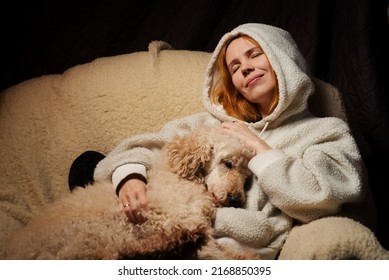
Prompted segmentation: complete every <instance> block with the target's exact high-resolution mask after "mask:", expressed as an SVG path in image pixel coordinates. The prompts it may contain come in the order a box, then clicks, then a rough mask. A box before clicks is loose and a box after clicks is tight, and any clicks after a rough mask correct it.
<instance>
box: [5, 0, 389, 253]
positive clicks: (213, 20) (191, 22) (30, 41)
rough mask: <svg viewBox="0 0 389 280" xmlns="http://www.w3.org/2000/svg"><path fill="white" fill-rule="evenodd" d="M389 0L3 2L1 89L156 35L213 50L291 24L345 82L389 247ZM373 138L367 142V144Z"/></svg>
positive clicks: (328, 72) (328, 74)
mask: <svg viewBox="0 0 389 280" xmlns="http://www.w3.org/2000/svg"><path fill="white" fill-rule="evenodd" d="M388 2H389V1H388V0H382V1H379V0H376V1H371V0H338V1H336V0H305V1H304V0H257V1H248V0H225V1H212V0H187V1H179V0H177V1H174V0H166V1H163V0H148V1H130V0H77V1H74V0H57V1H51V0H47V1H42V0H41V1H39V0H37V1H28V2H27V1H23V2H20V1H18V0H14V1H12V2H10V3H6V1H3V2H2V4H1V5H2V6H3V7H2V8H1V11H0V13H1V19H0V20H1V27H0V28H1V33H0V36H1V51H0V59H1V60H0V91H2V90H3V89H5V88H7V87H9V86H12V85H14V84H17V83H19V82H21V81H23V80H26V79H29V78H33V77H39V76H41V75H45V74H53V73H62V72H63V71H64V70H66V69H68V68H69V67H72V66H74V65H77V64H81V63H86V62H89V61H91V60H93V59H95V58H98V57H103V56H113V55H118V54H124V53H130V52H135V51H145V50H147V46H148V44H149V42H150V41H152V40H163V41H166V42H168V43H169V44H171V45H172V46H173V47H174V48H175V49H186V50H199V51H208V52H211V51H212V50H213V49H214V47H215V46H216V44H217V42H218V40H219V39H220V37H221V36H222V35H223V34H224V33H225V32H227V31H229V30H231V29H232V28H234V27H235V26H237V25H238V24H241V23H246V22H261V23H267V24H272V25H275V26H279V27H281V28H284V29H286V30H288V31H289V32H290V33H291V34H292V35H293V37H294V38H295V40H296V42H297V44H298V45H299V47H300V49H301V51H302V52H303V54H304V55H305V57H306V58H307V60H308V62H309V64H310V66H311V68H312V71H313V73H314V75H315V76H316V77H318V78H320V79H322V80H325V81H327V82H329V83H331V84H333V85H335V86H336V87H338V88H339V89H340V90H341V92H342V95H343V98H344V102H345V106H346V109H347V112H348V114H349V117H350V122H351V125H352V128H353V131H354V133H355V135H356V136H357V137H358V144H359V145H360V148H361V151H362V152H363V155H364V158H365V161H366V165H367V167H368V171H369V175H370V183H371V187H372V190H373V194H374V197H375V201H376V205H377V210H378V218H379V226H378V229H377V236H378V238H379V240H380V241H381V243H382V244H383V245H384V247H386V248H389V230H388V224H389V222H388V221H389V219H388V217H389V179H388V176H387V173H386V172H388V171H389V167H388V166H389V164H388V162H389V129H388V95H389V81H388V80H389V75H388V70H387V65H388V62H389V53H388V51H389V44H388V40H389V25H388V14H387V12H388V10H387V8H388ZM364 143H368V148H367V149H366V145H364Z"/></svg>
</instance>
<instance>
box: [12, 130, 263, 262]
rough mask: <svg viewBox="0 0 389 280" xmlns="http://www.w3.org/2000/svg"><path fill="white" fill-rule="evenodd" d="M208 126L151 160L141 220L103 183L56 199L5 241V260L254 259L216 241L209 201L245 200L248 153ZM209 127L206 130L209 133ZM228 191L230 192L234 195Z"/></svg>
mask: <svg viewBox="0 0 389 280" xmlns="http://www.w3.org/2000/svg"><path fill="white" fill-rule="evenodd" d="M213 131H214V129H212V128H206V129H205V130H200V131H195V132H193V133H190V134H188V135H184V136H177V137H176V138H175V139H173V141H171V142H170V143H168V144H167V145H166V146H165V147H164V148H163V149H162V151H161V153H160V155H159V156H158V157H157V158H156V159H155V162H154V163H153V164H152V168H151V170H150V172H149V173H150V174H149V176H148V179H149V180H148V197H149V200H150V208H151V211H148V212H146V213H144V215H145V217H146V221H145V222H144V223H141V224H133V223H131V222H129V220H128V219H127V217H126V216H125V214H124V213H123V212H121V211H119V209H118V201H117V200H118V199H117V196H116V194H114V192H113V186H112V184H111V183H109V182H96V183H94V184H93V185H90V186H87V187H86V188H85V189H84V188H76V189H75V190H74V191H73V193H71V194H69V195H67V196H66V197H65V198H63V199H60V200H58V201H56V202H55V203H53V204H51V205H50V206H49V207H47V208H46V209H44V210H43V211H42V212H41V213H40V214H39V215H37V216H36V217H34V218H33V219H31V221H30V222H29V223H28V224H27V226H25V227H22V228H20V229H19V230H17V231H16V232H14V234H13V235H12V236H11V238H10V239H8V240H7V244H6V250H5V252H6V254H5V255H6V257H7V258H8V259H60V260H61V259H123V258H125V259H134V258H142V259H144V258H151V259H160V258H185V259H186V258H190V259H194V258H196V259H197V258H200V259H254V258H256V257H255V255H252V254H250V252H244V251H241V252H237V251H235V250H234V251H233V250H232V249H230V248H228V247H223V246H221V245H219V244H217V243H216V242H215V240H214V239H213V237H212V236H213V235H212V221H213V219H214V215H215V208H216V206H217V205H220V206H230V205H231V204H232V205H234V206H239V205H237V204H240V205H243V203H244V199H245V197H244V195H245V194H244V186H245V182H246V179H247V178H248V175H249V174H250V172H249V170H248V168H247V164H248V161H249V159H250V158H251V157H250V154H251V152H250V151H248V150H247V149H246V148H245V147H244V145H243V144H242V143H241V142H240V141H238V140H237V139H231V137H227V136H224V135H221V134H215V133H213ZM211 132H212V133H211ZM232 198H233V199H232Z"/></svg>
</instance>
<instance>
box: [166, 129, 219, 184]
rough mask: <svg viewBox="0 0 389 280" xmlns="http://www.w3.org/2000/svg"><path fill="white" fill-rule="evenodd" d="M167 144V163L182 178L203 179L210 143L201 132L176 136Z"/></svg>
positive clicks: (210, 150) (209, 155)
mask: <svg viewBox="0 0 389 280" xmlns="http://www.w3.org/2000/svg"><path fill="white" fill-rule="evenodd" d="M166 145H167V151H168V157H169V164H170V167H171V168H172V170H173V172H175V173H177V174H178V175H180V176H181V177H182V178H185V179H188V180H193V181H195V182H198V183H202V182H203V181H204V167H205V165H206V162H207V161H209V160H210V159H211V157H212V149H213V147H212V144H211V143H210V142H209V140H208V137H206V135H205V134H203V133H196V132H194V133H190V134H187V135H184V136H178V137H176V138H175V139H173V140H172V141H170V142H169V143H168V144H166Z"/></svg>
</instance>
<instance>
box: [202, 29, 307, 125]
mask: <svg viewBox="0 0 389 280" xmlns="http://www.w3.org/2000/svg"><path fill="white" fill-rule="evenodd" d="M238 34H245V35H248V36H250V37H251V38H253V39H254V40H255V41H257V42H258V43H259V45H260V46H261V48H262V49H263V51H264V53H265V54H266V55H267V58H268V60H269V62H270V64H271V66H272V67H273V70H274V71H275V73H276V76H277V82H278V90H279V101H278V104H277V106H276V108H275V109H274V110H273V112H272V113H271V114H270V115H268V116H267V117H265V118H263V119H262V120H260V121H258V122H256V123H255V124H253V126H254V127H256V128H262V127H263V126H264V125H265V123H266V122H269V123H270V125H271V126H273V125H276V126H278V125H279V124H281V123H283V122H284V121H285V120H287V119H288V118H290V117H291V116H293V115H296V114H299V113H301V112H303V111H304V110H307V106H308V105H307V104H308V97H309V96H310V95H311V94H312V92H313V90H314V84H313V82H312V80H311V79H310V77H309V70H308V67H307V63H306V61H305V59H304V57H303V56H302V54H301V52H300V50H299V49H298V47H297V45H296V43H295V41H294V40H293V38H292V37H291V35H290V34H289V33H288V32H287V31H285V30H283V29H280V28H278V27H274V26H271V25H266V24H258V23H247V24H242V25H240V26H238V27H236V28H235V29H233V30H232V31H231V32H229V33H226V34H225V35H224V36H223V37H222V38H221V40H220V41H219V43H218V45H217V46H216V48H215V51H214V52H213V54H212V56H211V59H210V62H209V64H208V67H207V70H206V76H205V84H204V91H203V104H204V106H205V108H206V109H207V110H208V111H209V112H210V113H211V114H212V115H214V116H215V117H216V118H218V119H220V120H221V121H234V120H236V119H235V118H234V117H231V116H228V115H227V114H226V113H225V111H224V110H223V108H222V106H221V105H220V104H213V103H211V100H210V97H209V95H210V92H212V90H213V88H214V86H215V84H216V82H217V81H218V77H219V75H218V73H217V69H216V67H215V64H216V60H217V57H218V56H219V53H220V51H221V48H222V46H223V45H224V44H225V42H226V41H227V40H229V39H230V38H231V37H233V36H236V35H238Z"/></svg>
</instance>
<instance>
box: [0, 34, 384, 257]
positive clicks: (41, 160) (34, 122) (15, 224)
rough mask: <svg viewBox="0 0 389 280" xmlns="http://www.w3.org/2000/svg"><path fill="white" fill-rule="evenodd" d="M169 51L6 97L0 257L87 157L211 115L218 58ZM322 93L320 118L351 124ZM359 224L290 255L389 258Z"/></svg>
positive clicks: (0, 103)
mask: <svg viewBox="0 0 389 280" xmlns="http://www.w3.org/2000/svg"><path fill="white" fill-rule="evenodd" d="M166 46H167V45H166V44H165V43H163V42H152V43H151V44H150V51H149V52H139V53H132V54H126V55H119V56H115V57H105V58H100V59H97V60H95V61H92V62H90V63H87V64H83V65H78V66H75V67H73V68H70V69H68V70H67V71H66V72H65V73H63V74H61V75H48V76H43V77H39V78H35V79H31V80H28V81H25V82H23V83H20V84H19V85H16V86H14V87H11V88H9V89H7V90H5V91H3V92H2V93H1V94H0V131H1V133H0V157H1V161H0V186H1V187H0V259H3V258H4V257H3V256H4V255H3V253H4V252H3V247H4V242H5V239H6V236H7V235H9V234H12V232H13V231H14V230H15V229H17V228H19V227H21V226H23V225H24V224H26V223H27V222H28V221H29V220H30V219H31V217H33V216H35V215H37V214H39V213H40V212H41V211H42V209H43V208H44V207H46V206H47V205H48V204H50V203H51V202H53V201H56V200H58V199H59V198H60V197H61V196H62V195H64V194H65V193H67V192H68V187H67V175H68V170H69V167H70V165H71V163H72V161H73V160H74V159H75V158H76V157H77V156H78V155H79V154H80V153H82V152H84V151H86V150H97V151H100V152H103V153H108V152H109V151H111V150H112V149H113V148H114V147H115V146H116V145H117V144H118V143H119V142H120V141H122V139H124V138H126V137H128V136H131V135H139V134H142V133H151V132H155V131H158V130H159V129H160V128H161V127H162V126H163V125H164V124H165V123H166V122H168V121H170V120H173V119H176V118H178V117H182V116H186V115H189V114H193V113H197V112H201V111H204V109H203V106H202V104H201V98H200V97H201V96H200V95H201V94H200V93H201V90H202V84H203V78H204V71H205V69H206V67H207V63H208V61H209V59H210V54H209V53H204V52H194V51H174V50H163V51H160V49H161V47H162V48H166ZM188 81H190V82H188ZM316 86H317V88H318V89H319V91H318V92H317V94H316V95H314V96H313V97H314V99H313V100H312V104H313V111H314V112H315V113H317V114H319V115H321V116H329V115H331V116H339V117H341V118H344V117H345V116H344V111H343V109H342V106H341V102H340V99H339V95H338V92H337V90H336V89H335V88H333V87H332V86H330V85H328V84H326V83H323V82H320V81H317V83H316ZM350 223H351V224H354V225H356V227H353V231H352V232H350V231H345V230H344V228H342V227H339V225H338V224H333V223H330V222H329V221H327V220H326V219H319V220H316V221H315V224H313V223H308V224H305V225H302V226H300V227H298V228H296V234H297V235H298V237H299V239H301V240H303V241H304V240H308V238H310V236H312V233H314V234H316V235H315V236H320V234H318V233H317V225H320V226H321V227H320V230H322V229H326V231H325V233H324V234H326V232H330V233H332V234H334V238H332V239H330V238H328V239H330V240H328V239H322V238H316V241H317V242H318V243H316V242H315V240H312V242H309V243H304V242H300V243H295V241H294V240H295V239H293V238H292V239H291V242H288V241H289V239H287V242H286V243H285V246H284V249H283V250H282V251H281V253H282V257H283V258H285V259H292V258H293V259H300V258H313V257H314V256H316V255H318V256H324V257H327V256H332V255H334V253H336V252H337V251H338V248H343V251H342V252H345V251H346V250H344V248H350V251H349V252H350V254H349V255H348V256H347V257H349V258H352V257H353V256H355V255H356V254H355V252H357V253H358V252H367V253H365V254H363V256H362V255H358V254H357V255H358V257H359V256H362V257H363V258H366V259H370V258H378V259H382V258H385V256H386V258H389V256H388V255H385V252H386V251H384V252H383V251H382V250H383V249H382V247H380V245H379V244H377V243H374V242H363V240H375V237H374V234H373V233H372V232H371V231H369V230H368V229H367V228H365V227H363V226H361V225H359V224H357V223H355V222H353V221H350ZM294 232H295V229H292V231H291V234H290V236H291V237H295V236H296V234H294ZM340 235H341V236H343V238H342V239H338V238H337V236H340ZM328 236H332V235H328ZM319 241H323V242H319ZM334 244H335V245H334ZM336 244H337V245H338V246H336ZM351 246H352V247H351ZM366 246H367V247H366ZM351 248H352V249H353V250H352V251H351ZM299 252H302V253H301V254H299ZM369 252H379V253H378V254H377V253H374V254H373V253H371V254H368V253H369ZM343 256H345V254H343ZM347 257H346V258H347Z"/></svg>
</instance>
